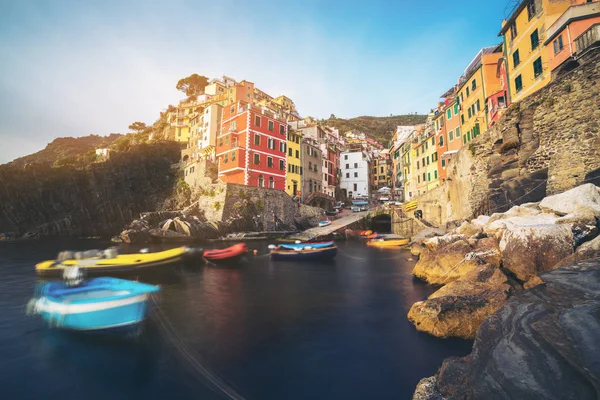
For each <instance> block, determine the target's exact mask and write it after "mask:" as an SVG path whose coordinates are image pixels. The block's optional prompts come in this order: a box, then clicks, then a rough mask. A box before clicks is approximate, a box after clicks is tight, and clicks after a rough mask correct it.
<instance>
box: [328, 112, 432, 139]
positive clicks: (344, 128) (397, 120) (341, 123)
mask: <svg viewBox="0 0 600 400" xmlns="http://www.w3.org/2000/svg"><path fill="white" fill-rule="evenodd" d="M426 120H427V116H426V115H393V116H391V117H367V116H363V117H356V118H350V119H342V118H329V119H326V120H325V121H323V122H324V123H325V124H326V125H328V126H333V127H335V128H338V129H339V130H340V133H344V132H348V131H350V130H356V131H360V132H363V133H365V134H367V135H368V136H369V137H371V138H373V139H375V140H377V141H379V142H380V143H381V144H383V145H387V144H388V142H389V141H390V139H391V138H392V135H393V133H394V131H395V130H396V127H397V126H399V125H404V126H410V125H419V124H423V123H425V121H426Z"/></svg>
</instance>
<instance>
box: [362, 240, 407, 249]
mask: <svg viewBox="0 0 600 400" xmlns="http://www.w3.org/2000/svg"><path fill="white" fill-rule="evenodd" d="M409 242H410V240H409V239H389V240H385V239H373V240H369V241H368V242H367V245H369V246H373V247H400V246H406V245H407V244H408V243H409Z"/></svg>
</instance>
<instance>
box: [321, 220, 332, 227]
mask: <svg viewBox="0 0 600 400" xmlns="http://www.w3.org/2000/svg"><path fill="white" fill-rule="evenodd" d="M329 225H331V221H320V222H319V226H320V227H323V226H329Z"/></svg>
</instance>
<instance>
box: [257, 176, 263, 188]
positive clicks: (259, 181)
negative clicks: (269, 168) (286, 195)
mask: <svg viewBox="0 0 600 400" xmlns="http://www.w3.org/2000/svg"><path fill="white" fill-rule="evenodd" d="M258 187H265V178H264V176H262V174H261V175H259V176H258Z"/></svg>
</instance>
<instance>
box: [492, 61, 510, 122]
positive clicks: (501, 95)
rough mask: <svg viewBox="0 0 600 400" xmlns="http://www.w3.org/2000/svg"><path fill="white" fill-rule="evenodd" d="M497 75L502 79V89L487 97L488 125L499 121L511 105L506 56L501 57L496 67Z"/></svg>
mask: <svg viewBox="0 0 600 400" xmlns="http://www.w3.org/2000/svg"><path fill="white" fill-rule="evenodd" d="M496 77H497V78H498V79H499V80H500V90H498V91H497V92H496V93H492V94H491V95H490V96H488V98H487V110H488V116H487V121H488V127H489V128H491V127H492V126H494V125H496V124H497V123H498V120H499V119H500V117H501V116H502V114H504V112H505V111H506V109H507V108H508V106H510V96H509V95H508V63H507V61H506V58H505V57H500V59H499V60H498V65H497V67H496Z"/></svg>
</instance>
